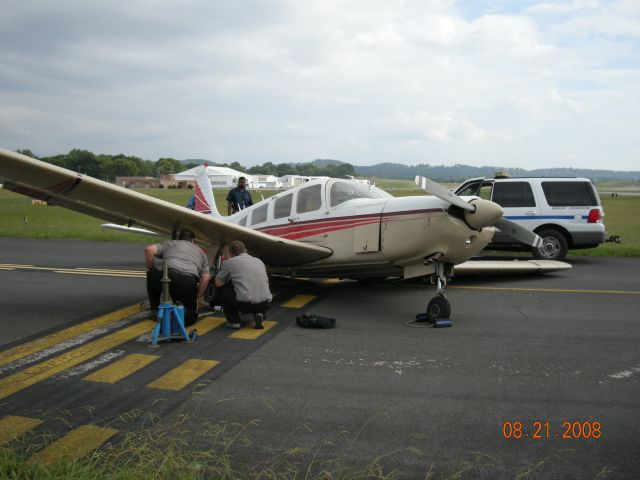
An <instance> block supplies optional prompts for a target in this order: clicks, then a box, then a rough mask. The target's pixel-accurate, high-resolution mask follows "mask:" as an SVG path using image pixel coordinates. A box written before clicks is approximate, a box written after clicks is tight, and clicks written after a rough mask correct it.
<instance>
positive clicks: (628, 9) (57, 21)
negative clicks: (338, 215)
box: [0, 0, 640, 169]
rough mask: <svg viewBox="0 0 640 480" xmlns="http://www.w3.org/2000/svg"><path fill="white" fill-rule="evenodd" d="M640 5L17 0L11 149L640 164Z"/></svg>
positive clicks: (0, 22)
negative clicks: (636, 131)
mask: <svg viewBox="0 0 640 480" xmlns="http://www.w3.org/2000/svg"><path fill="white" fill-rule="evenodd" d="M639 5H640V4H638V3H637V2H634V1H627V2H622V1H621V2H613V3H611V2H606V3H605V2H602V3H601V2H587V1H575V2H570V3H567V2H547V3H541V4H538V5H535V6H532V7H530V8H528V9H525V10H523V11H516V10H513V9H512V10H511V11H504V12H488V11H486V12H480V13H479V14H474V15H469V14H468V12H465V11H464V10H463V7H461V6H458V5H457V4H456V3H455V2H453V1H436V0H434V1H418V0H415V1H414V0H406V1H397V2H392V1H386V0H375V1H365V0H356V1H353V2H349V3H344V2H342V1H338V0H324V1H320V0H315V1H310V2H293V1H292V0H273V1H270V2H255V1H253V0H245V1H238V2H223V1H221V0H219V1H213V2H205V1H198V0H191V1H189V2H174V1H171V0H164V1H162V2H160V3H158V2H149V1H134V2H133V3H131V2H127V3H125V2H123V1H115V2H107V3H101V4H95V3H87V2H80V1H78V0H75V1H74V0H63V1H61V2H56V3H55V5H53V4H49V3H47V2H38V3H37V4H34V3H29V2H26V3H25V2H22V3H18V2H11V3H10V4H9V5H7V6H5V8H4V10H3V15H2V17H0V105H1V106H2V107H1V108H2V114H0V146H3V147H7V148H30V149H31V150H33V151H34V152H36V153H38V154H41V155H46V154H56V153H62V152H66V151H68V150H70V149H71V148H76V147H78V148H87V149H90V150H93V151H96V152H100V153H119V152H126V153H130V154H136V155H140V156H143V157H145V158H151V159H156V158H159V157H162V156H174V157H176V158H189V157H201V158H211V159H213V160H217V161H236V160H237V161H240V162H241V163H245V164H249V165H250V164H255V163H262V162H264V161H274V162H285V161H307V160H311V159H313V158H319V157H324V158H326V157H331V156H333V157H334V158H339V159H341V160H344V161H349V162H353V163H367V164H370V163H375V162H382V161H398V162H404V163H419V162H430V161H432V162H437V163H470V164H486V163H489V162H491V163H498V164H501V165H505V166H510V165H511V166H531V165H532V162H536V165H540V166H541V163H542V162H548V164H552V165H555V164H557V162H558V160H559V159H567V161H571V162H577V161H578V160H575V159H579V163H577V164H574V165H573V166H578V165H580V166H592V167H594V168H596V167H599V166H601V162H602V158H604V157H605V156H606V157H607V163H608V164H609V165H611V166H612V168H620V169H624V168H626V169H631V168H637V167H635V165H636V164H637V159H636V152H637V151H638V150H639V149H638V146H639V145H638V142H640V140H635V137H636V135H633V136H632V139H630V137H629V135H628V134H629V128H628V126H629V125H637V124H639V123H640V112H639V111H638V109H637V107H636V105H638V104H639V103H638V97H639V96H640V95H639V88H638V87H637V85H639V84H640V83H638V78H637V77H638V70H637V69H638V63H637V58H638V47H639V45H638V40H637V35H638V33H637V31H638V28H639V27H638V25H640V16H639V15H640V6H639ZM465 13H467V14H466V15H465ZM614 32H618V33H617V34H615V33H614ZM6 112H17V114H15V115H9V114H7V113H6ZM603 125H606V127H603ZM603 128H604V131H606V136H605V135H602V132H603ZM578 139H579V141H578ZM612 144H617V145H619V146H620V147H619V148H617V149H616V158H614V159H611V158H610V154H609V152H610V151H611V145H612ZM514 149H517V151H514ZM541 151H545V152H547V154H546V155H545V156H544V157H542V156H541V155H540V152H541ZM431 155H433V157H434V158H433V159H431V158H430V156H431ZM554 157H557V158H554ZM572 159H574V160H572Z"/></svg>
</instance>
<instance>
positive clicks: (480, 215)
mask: <svg viewBox="0 0 640 480" xmlns="http://www.w3.org/2000/svg"><path fill="white" fill-rule="evenodd" d="M469 203H471V204H472V205H474V206H475V207H476V208H475V210H474V211H473V212H470V211H465V212H464V219H465V221H466V222H467V225H469V226H470V227H472V228H474V229H476V230H482V229H483V228H484V227H488V226H489V225H493V224H494V223H496V222H497V221H498V220H500V219H501V218H502V215H503V214H504V212H503V210H502V207H501V206H500V205H498V204H497V203H495V202H491V201H489V200H483V199H481V198H476V199H474V200H471V201H470V202H469Z"/></svg>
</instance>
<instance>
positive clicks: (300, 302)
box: [281, 295, 316, 308]
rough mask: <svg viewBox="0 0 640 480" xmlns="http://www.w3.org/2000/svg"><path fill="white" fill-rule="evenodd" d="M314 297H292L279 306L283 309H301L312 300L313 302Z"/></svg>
mask: <svg viewBox="0 0 640 480" xmlns="http://www.w3.org/2000/svg"><path fill="white" fill-rule="evenodd" d="M315 298H316V296H315V295H298V296H296V297H293V298H292V299H291V300H289V301H288V302H285V303H283V304H282V305H281V307H285V308H302V307H304V306H305V305H306V304H308V303H309V302H311V301H312V300H315Z"/></svg>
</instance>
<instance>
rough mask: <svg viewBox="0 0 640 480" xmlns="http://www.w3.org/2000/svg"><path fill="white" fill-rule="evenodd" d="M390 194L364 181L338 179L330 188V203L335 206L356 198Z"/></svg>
mask: <svg viewBox="0 0 640 480" xmlns="http://www.w3.org/2000/svg"><path fill="white" fill-rule="evenodd" d="M389 196H390V195H389V194H387V193H386V192H384V191H383V190H380V189H379V188H377V187H372V186H370V185H365V184H364V183H356V182H346V181H342V182H341V181H337V182H334V183H333V184H332V185H331V189H330V190H329V204H330V205H331V206H332V207H335V206H337V205H340V204H341V203H344V202H347V201H349V200H353V199H356V198H387V197H389Z"/></svg>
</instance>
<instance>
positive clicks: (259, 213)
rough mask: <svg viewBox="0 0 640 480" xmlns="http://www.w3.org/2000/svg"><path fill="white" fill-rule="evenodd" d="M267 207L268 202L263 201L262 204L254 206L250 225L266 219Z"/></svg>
mask: <svg viewBox="0 0 640 480" xmlns="http://www.w3.org/2000/svg"><path fill="white" fill-rule="evenodd" d="M268 208H269V204H268V203H265V204H264V205H262V206H260V207H258V208H256V209H255V210H254V211H253V213H252V214H251V225H257V224H259V223H262V222H264V221H266V220H267V209H268Z"/></svg>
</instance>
